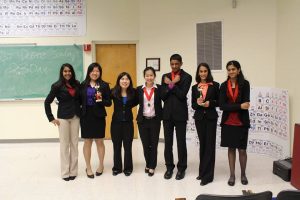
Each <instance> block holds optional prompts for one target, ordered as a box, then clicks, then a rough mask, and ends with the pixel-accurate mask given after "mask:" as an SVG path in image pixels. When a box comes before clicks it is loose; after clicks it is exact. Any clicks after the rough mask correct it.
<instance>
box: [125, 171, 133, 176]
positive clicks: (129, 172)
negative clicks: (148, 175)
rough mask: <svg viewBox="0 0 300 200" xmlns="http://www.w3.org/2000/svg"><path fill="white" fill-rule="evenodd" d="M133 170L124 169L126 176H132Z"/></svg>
mask: <svg viewBox="0 0 300 200" xmlns="http://www.w3.org/2000/svg"><path fill="white" fill-rule="evenodd" d="M131 173H132V172H131V171H124V174H125V176H130V175H131Z"/></svg>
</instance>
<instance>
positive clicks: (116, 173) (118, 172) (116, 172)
mask: <svg viewBox="0 0 300 200" xmlns="http://www.w3.org/2000/svg"><path fill="white" fill-rule="evenodd" d="M121 173H122V171H119V170H113V171H112V175H113V176H117V175H118V174H121Z"/></svg>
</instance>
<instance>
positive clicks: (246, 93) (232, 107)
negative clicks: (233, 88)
mask: <svg viewBox="0 0 300 200" xmlns="http://www.w3.org/2000/svg"><path fill="white" fill-rule="evenodd" d="M226 91H227V81H225V82H223V83H222V84H221V87H220V98H219V104H220V109H221V110H223V114H222V120H221V126H222V125H223V124H224V122H225V121H226V120H227V119H228V116H229V113H230V112H234V111H237V112H238V113H239V118H240V120H241V122H242V123H243V126H246V127H248V128H249V127H250V119H249V111H248V110H242V109H241V104H242V103H245V102H250V84H249V82H248V81H247V80H245V81H244V83H243V84H242V85H239V93H238V97H237V100H236V102H235V103H229V99H228V97H227V94H226Z"/></svg>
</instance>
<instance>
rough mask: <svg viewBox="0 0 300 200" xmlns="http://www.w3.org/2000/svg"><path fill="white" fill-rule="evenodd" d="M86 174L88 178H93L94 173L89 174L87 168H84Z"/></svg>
mask: <svg viewBox="0 0 300 200" xmlns="http://www.w3.org/2000/svg"><path fill="white" fill-rule="evenodd" d="M85 172H86V175H87V177H88V178H95V176H94V174H91V175H89V174H88V172H87V169H85Z"/></svg>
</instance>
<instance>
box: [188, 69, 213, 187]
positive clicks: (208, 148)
mask: <svg viewBox="0 0 300 200" xmlns="http://www.w3.org/2000/svg"><path fill="white" fill-rule="evenodd" d="M196 82H197V84H195V85H194V86H193V87H192V108H193V109H194V110H195V114H194V119H195V125H196V129H197V134H198V138H199V141H200V165H199V175H198V177H197V178H196V179H197V180H201V182H200V185H202V186H203V185H206V184H208V183H210V182H212V181H213V179H214V170H215V152H216V131H217V120H218V114H217V111H216V107H217V106H218V99H219V83H217V82H215V81H213V77H212V75H211V70H210V68H209V66H208V64H206V63H200V64H199V65H198V68H197V72H196Z"/></svg>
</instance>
